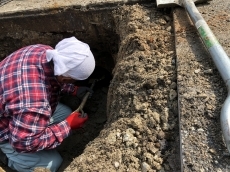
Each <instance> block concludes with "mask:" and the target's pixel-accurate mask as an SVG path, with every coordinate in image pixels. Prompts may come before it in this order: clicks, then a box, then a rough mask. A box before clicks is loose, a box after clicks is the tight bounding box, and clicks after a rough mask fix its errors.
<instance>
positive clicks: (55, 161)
mask: <svg viewBox="0 0 230 172" xmlns="http://www.w3.org/2000/svg"><path fill="white" fill-rule="evenodd" d="M62 161H63V159H62V157H61V156H60V154H58V155H57V156H55V157H54V158H53V162H51V164H50V165H51V166H50V168H49V169H50V171H51V172H55V171H57V170H58V168H59V167H60V166H61V164H62Z"/></svg>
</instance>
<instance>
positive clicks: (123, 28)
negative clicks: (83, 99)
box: [0, 0, 230, 172]
mask: <svg viewBox="0 0 230 172" xmlns="http://www.w3.org/2000/svg"><path fill="white" fill-rule="evenodd" d="M220 2H222V1H220V0H216V1H215V2H211V5H210V9H209V11H210V12H207V7H206V6H204V8H202V6H200V7H199V10H201V11H202V13H203V14H204V15H205V17H206V19H207V20H208V23H209V24H211V27H212V29H215V33H219V34H218V35H217V37H218V36H220V38H221V40H220V42H221V44H224V48H226V50H227V52H228V54H229V53H230V41H229V40H227V39H225V37H224V33H226V32H227V33H229V28H230V14H229V12H228V11H229V6H230V5H229V4H230V2H228V1H225V3H223V4H222V5H223V6H218V3H220ZM220 4H221V3H220ZM216 8H217V9H220V8H222V9H225V12H224V11H223V12H218V14H219V15H217V16H216V13H215V12H216V11H215V10H216ZM113 16H114V21H115V24H116V28H115V29H116V32H117V34H118V35H119V36H120V40H121V41H120V43H119V52H118V54H117V55H116V56H115V57H114V60H115V63H116V65H115V68H114V70H113V73H112V75H113V79H112V80H111V81H110V85H109V87H106V86H103V87H100V88H97V89H95V92H94V94H93V97H92V98H91V99H89V100H88V101H87V105H86V107H85V111H86V112H87V113H88V114H89V121H88V122H87V123H86V125H85V126H84V127H83V128H82V129H80V130H76V131H74V133H73V135H72V136H70V137H69V138H68V139H66V140H65V141H64V142H63V144H62V145H61V146H60V147H59V148H58V150H59V152H60V154H61V155H62V157H63V158H64V162H63V165H62V166H61V168H60V170H59V172H87V171H94V172H97V171H98V172H108V171H111V172H115V171H116V172H126V171H129V172H139V171H142V172H154V171H161V172H164V171H168V172H172V171H173V172H177V171H181V169H180V167H181V164H180V158H181V157H180V145H179V139H180V136H179V125H178V124H179V119H178V117H179V114H178V112H180V116H181V122H182V124H181V129H182V143H183V144H182V148H183V149H182V153H183V158H184V159H183V167H184V171H227V170H229V165H228V162H229V157H228V156H225V152H226V148H225V146H224V143H223V141H222V137H221V130H220V124H219V114H220V109H221V105H222V103H223V102H224V99H225V97H226V95H227V91H226V88H225V86H224V83H223V82H222V80H221V78H220V76H219V74H218V71H217V70H216V69H215V66H214V64H213V63H212V61H211V59H210V57H209V56H208V53H207V52H206V51H205V49H203V47H202V46H203V45H202V43H201V42H200V40H199V39H198V38H197V37H198V35H197V34H196V31H195V30H194V28H193V25H192V24H191V23H189V22H190V20H189V18H188V17H187V16H186V14H185V13H184V10H183V9H177V10H176V11H174V13H173V15H172V14H171V11H170V10H167V9H161V10H160V9H158V10H157V9H156V7H155V6H141V5H138V4H137V5H124V6H120V7H118V8H117V9H116V10H114V11H113ZM172 16H173V17H174V19H175V21H176V23H175V25H173V21H172ZM181 16H184V18H183V19H182V17H181ZM212 16H215V22H213V18H212ZM219 18H221V21H223V22H221V21H220V20H219ZM174 28H175V30H174ZM174 31H175V34H174ZM175 36H176V45H175V42H174V40H175ZM191 44H194V45H196V46H195V48H194V49H193V51H191V49H192V48H191V46H190V45H191ZM175 46H176V48H177V58H176V52H175ZM186 47H187V48H186ZM178 48H179V49H178ZM0 50H1V49H0ZM200 52H202V54H199V53H200ZM177 67H178V69H177ZM177 82H178V83H177ZM177 84H178V85H177ZM177 86H178V87H177ZM178 88H179V105H180V110H179V111H178V95H177V94H178ZM70 101H71V100H70ZM1 167H2V168H3V169H4V170H5V171H7V172H8V171H10V170H9V169H8V168H7V167H5V166H3V165H1ZM0 170H1V169H0Z"/></svg>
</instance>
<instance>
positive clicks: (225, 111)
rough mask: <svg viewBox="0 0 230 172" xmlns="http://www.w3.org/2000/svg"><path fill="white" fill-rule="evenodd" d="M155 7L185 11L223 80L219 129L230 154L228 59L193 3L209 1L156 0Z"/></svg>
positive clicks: (229, 79)
mask: <svg viewBox="0 0 230 172" xmlns="http://www.w3.org/2000/svg"><path fill="white" fill-rule="evenodd" d="M156 1H157V7H159V8H160V7H172V6H175V5H179V6H182V7H184V8H185V9H186V11H187V13H188V14H189V16H190V18H191V20H192V22H193V24H194V25H195V27H196V28H197V30H198V32H199V35H200V37H201V39H202V41H203V43H204V45H205V47H206V48H207V50H208V51H209V53H210V55H211V57H212V59H213V61H214V63H215V65H216V67H217V69H218V71H219V73H220V75H221V77H222V79H223V80H224V82H225V84H226V86H227V89H228V96H227V98H226V100H225V102H224V104H223V106H222V109H221V114H220V122H221V129H222V133H223V137H224V141H225V144H226V147H227V149H228V152H230V59H229V57H228V56H227V54H226V52H225V51H224V49H223V48H222V46H221V45H220V43H219V42H218V41H217V39H216V37H215V35H214V34H213V32H212V31H211V29H210V28H209V26H208V24H207V23H206V22H205V20H204V18H203V17H202V16H201V14H200V12H199V11H198V9H197V8H196V6H195V3H203V2H207V1H209V0H156Z"/></svg>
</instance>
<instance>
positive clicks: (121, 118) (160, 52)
mask: <svg viewBox="0 0 230 172" xmlns="http://www.w3.org/2000/svg"><path fill="white" fill-rule="evenodd" d="M113 14H114V19H115V22H116V30H117V33H118V34H119V35H120V40H121V42H120V48H119V52H118V55H117V57H116V59H115V60H116V66H115V68H114V70H113V79H112V81H111V83H110V86H109V91H108V97H107V116H108V118H107V122H106V123H105V125H104V128H103V130H101V132H100V134H99V135H98V136H97V137H96V138H95V139H94V140H93V141H91V142H90V143H88V144H87V145H86V147H85V149H84V152H83V153H82V154H81V155H79V156H78V157H76V158H75V159H74V160H73V161H72V162H71V164H70V165H69V166H68V167H67V168H65V170H64V171H84V172H85V171H132V172H135V171H159V170H164V171H178V170H179V167H178V164H179V156H178V148H179V146H178V144H176V143H177V140H178V125H177V123H178V118H177V116H178V114H177V99H176V98H177V91H176V89H177V88H176V72H175V65H176V63H175V52H174V37H173V29H172V20H171V18H170V17H169V14H170V13H169V12H168V11H158V12H157V11H156V9H155V8H146V7H143V6H139V5H134V6H122V7H119V8H118V9H117V10H115V11H114V12H113ZM76 148H77V145H76ZM76 148H75V149H76Z"/></svg>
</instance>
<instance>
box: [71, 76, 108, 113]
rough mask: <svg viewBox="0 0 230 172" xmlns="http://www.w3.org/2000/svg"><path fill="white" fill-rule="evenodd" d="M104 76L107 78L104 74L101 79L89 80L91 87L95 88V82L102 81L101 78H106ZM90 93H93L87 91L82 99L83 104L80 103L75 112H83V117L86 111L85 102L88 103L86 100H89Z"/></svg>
mask: <svg viewBox="0 0 230 172" xmlns="http://www.w3.org/2000/svg"><path fill="white" fill-rule="evenodd" d="M104 78H105V76H102V77H101V78H100V79H90V80H89V83H91V86H90V89H91V90H93V87H94V85H95V83H96V82H98V81H101V80H102V79H104ZM90 94H91V93H90V92H87V93H86V94H85V95H84V97H83V99H82V101H81V104H80V105H79V107H78V108H77V109H76V110H75V111H74V112H81V114H82V116H83V117H84V116H85V113H84V111H83V108H84V106H85V103H86V101H87V100H88V98H89V96H90Z"/></svg>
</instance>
